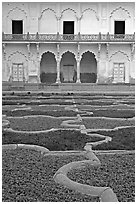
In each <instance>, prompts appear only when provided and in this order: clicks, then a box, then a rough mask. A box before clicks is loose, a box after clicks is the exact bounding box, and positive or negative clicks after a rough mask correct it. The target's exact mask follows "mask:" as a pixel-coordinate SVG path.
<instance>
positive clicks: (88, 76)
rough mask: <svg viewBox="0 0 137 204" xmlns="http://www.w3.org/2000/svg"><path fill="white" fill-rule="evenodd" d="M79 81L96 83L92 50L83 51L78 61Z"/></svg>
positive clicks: (94, 60) (95, 64) (95, 69)
mask: <svg viewBox="0 0 137 204" xmlns="http://www.w3.org/2000/svg"><path fill="white" fill-rule="evenodd" d="M80 80H81V83H96V80H97V61H96V59H95V55H94V54H93V53H92V52H89V51H88V52H85V53H84V54H83V55H82V59H81V62H80Z"/></svg>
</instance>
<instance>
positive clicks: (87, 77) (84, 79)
mask: <svg viewBox="0 0 137 204" xmlns="http://www.w3.org/2000/svg"><path fill="white" fill-rule="evenodd" d="M80 80H81V83H96V80H97V74H95V73H80Z"/></svg>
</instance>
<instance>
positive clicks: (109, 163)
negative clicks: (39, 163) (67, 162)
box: [68, 154, 135, 202]
mask: <svg viewBox="0 0 137 204" xmlns="http://www.w3.org/2000/svg"><path fill="white" fill-rule="evenodd" d="M97 157H98V158H99V159H100V161H101V164H102V165H101V167H100V168H98V169H92V168H91V167H90V166H87V168H84V169H77V170H73V171H71V172H70V173H69V174H68V176H69V178H71V179H72V180H74V181H77V182H79V183H83V184H88V185H93V186H102V187H103V186H109V187H111V188H112V189H113V191H114V192H115V193H116V195H117V198H118V201H119V202H135V155H134V154H131V155H128V154H124V155H117V154H114V155H97Z"/></svg>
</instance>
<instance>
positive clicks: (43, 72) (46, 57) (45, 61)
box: [40, 52, 57, 84]
mask: <svg viewBox="0 0 137 204" xmlns="http://www.w3.org/2000/svg"><path fill="white" fill-rule="evenodd" d="M56 67H57V63H56V59H55V55H54V54H53V53H51V52H47V53H44V54H43V55H42V58H41V62H40V81H41V83H49V84H51V83H55V82H56V77H57V72H56Z"/></svg>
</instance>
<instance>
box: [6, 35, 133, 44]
mask: <svg viewBox="0 0 137 204" xmlns="http://www.w3.org/2000/svg"><path fill="white" fill-rule="evenodd" d="M2 41H3V42H5V41H13V42H16V41H24V42H25V41H26V42H28V41H33V42H50V41H51V42H60V41H66V42H135V33H134V34H126V35H123V34H114V35H112V34H109V33H107V34H101V33H99V34H91V35H82V34H80V33H79V34H77V35H72V34H71V35H68V34H65V35H61V34H59V33H57V34H39V33H36V34H29V33H27V34H5V33H2Z"/></svg>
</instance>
